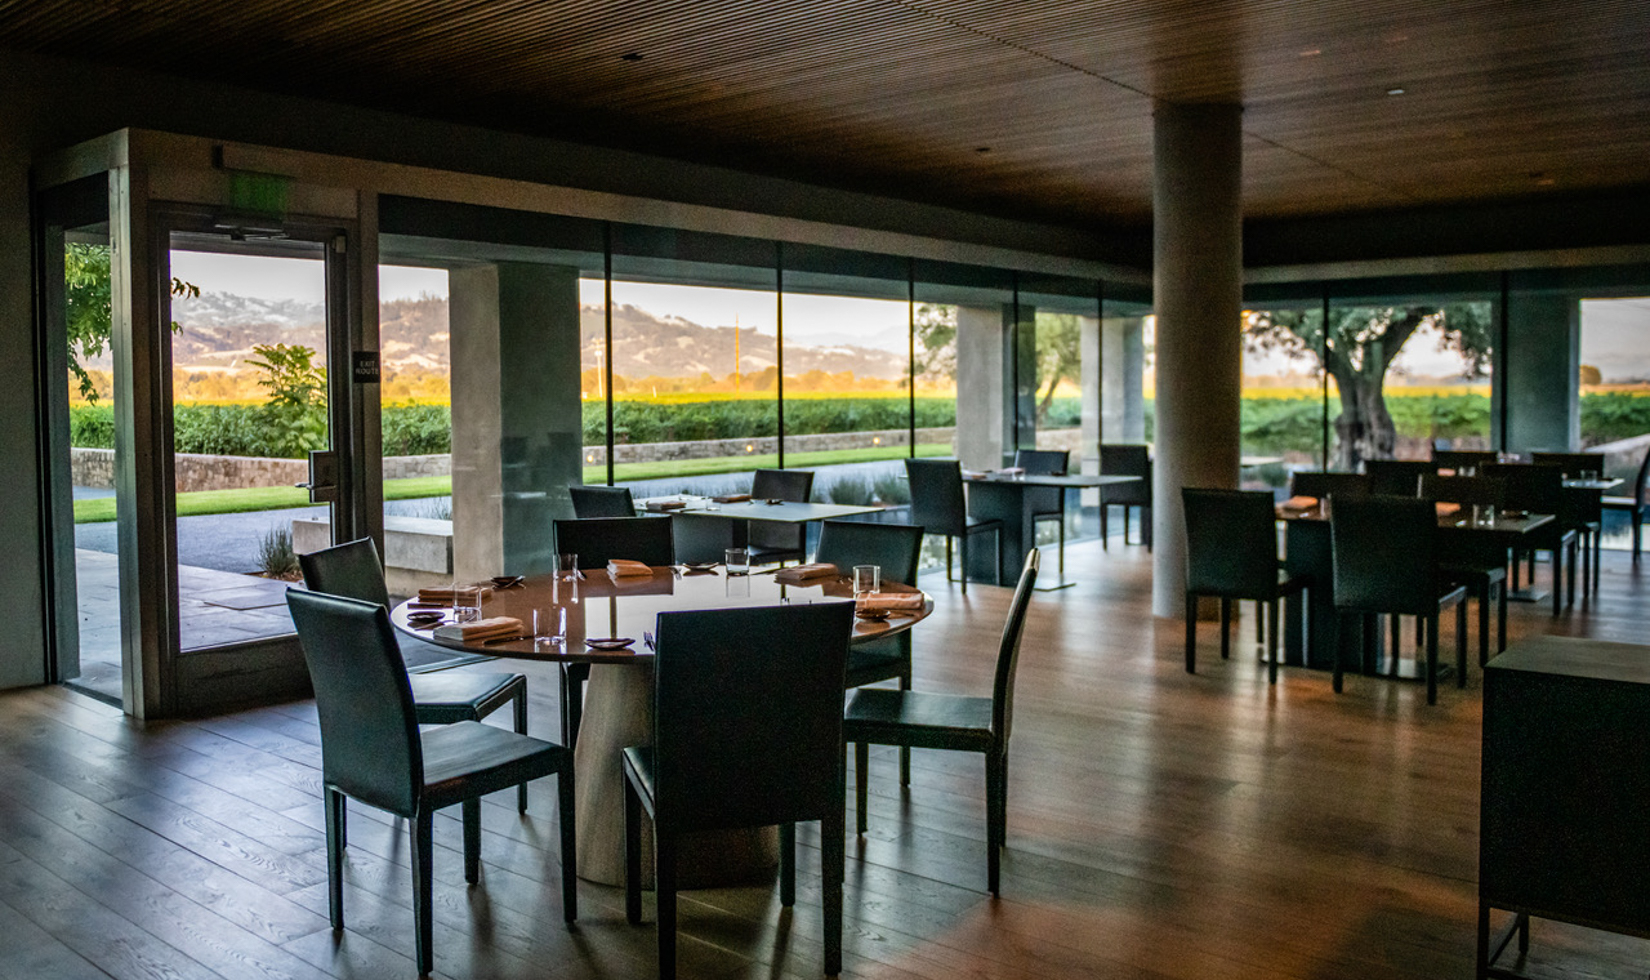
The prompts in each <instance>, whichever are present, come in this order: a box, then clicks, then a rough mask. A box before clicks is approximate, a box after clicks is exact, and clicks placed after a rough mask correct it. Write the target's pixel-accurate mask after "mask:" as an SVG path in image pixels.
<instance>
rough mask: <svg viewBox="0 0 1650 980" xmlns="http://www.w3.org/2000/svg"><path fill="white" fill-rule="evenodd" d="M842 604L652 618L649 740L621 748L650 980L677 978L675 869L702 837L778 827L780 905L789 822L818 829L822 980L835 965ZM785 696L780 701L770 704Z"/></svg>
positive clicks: (632, 878)
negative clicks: (646, 905) (646, 894)
mask: <svg viewBox="0 0 1650 980" xmlns="http://www.w3.org/2000/svg"><path fill="white" fill-rule="evenodd" d="M852 629H853V605H852V604H851V603H847V602H820V603H811V604H806V605H804V604H800V603H798V604H795V605H788V606H765V607H757V608H737V609H712V610H699V611H693V612H675V613H661V614H660V616H659V619H658V628H657V634H658V639H657V643H656V646H655V654H656V656H655V660H654V714H653V733H652V734H653V744H652V745H651V746H645V747H644V746H632V747H629V748H626V749H625V750H624V752H623V756H622V764H623V771H624V775H625V914H626V917H627V918H628V919H629V920H630V921H631V922H639V921H641V915H642V889H641V872H640V869H641V814H642V811H644V810H645V811H646V812H647V814H648V815H649V816H651V817H652V818H653V827H654V835H653V840H654V847H655V848H656V860H655V861H654V876H655V879H656V886H657V888H656V891H657V895H658V918H659V975H660V976H661V977H672V976H675V972H676V880H677V877H676V874H677V869H676V860H677V854H678V851H679V847H680V844H681V842H682V838H683V836H684V835H686V834H691V833H695V832H698V831H705V830H727V829H733V828H739V827H767V826H772V825H775V824H777V825H779V827H780V851H779V860H780V889H779V891H780V894H779V899H780V902H781V904H783V905H786V906H790V905H792V904H794V903H795V901H796V824H797V822H798V821H808V820H818V821H820V836H819V839H820V864H821V867H820V871H821V876H822V878H823V887H822V892H823V899H824V901H823V905H824V913H825V914H824V920H825V921H824V946H825V956H824V960H825V972H826V973H827V974H836V973H838V972H840V971H841V969H842V879H843V856H844V848H843V836H844V834H843V830H844V828H843V805H844V800H843V787H842V782H843V772H842V678H843V669H844V666H845V663H846V657H847V652H848V638H849V635H850V633H851V631H852ZM776 694H782V695H783V696H775V695H776Z"/></svg>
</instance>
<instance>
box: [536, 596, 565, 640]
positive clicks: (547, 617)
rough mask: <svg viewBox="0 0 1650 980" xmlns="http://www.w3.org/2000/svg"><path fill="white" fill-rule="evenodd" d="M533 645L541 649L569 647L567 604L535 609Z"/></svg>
mask: <svg viewBox="0 0 1650 980" xmlns="http://www.w3.org/2000/svg"><path fill="white" fill-rule="evenodd" d="M533 646H535V647H538V648H539V649H541V650H544V649H551V650H565V649H566V648H567V607H566V606H549V607H546V608H540V609H534V610H533Z"/></svg>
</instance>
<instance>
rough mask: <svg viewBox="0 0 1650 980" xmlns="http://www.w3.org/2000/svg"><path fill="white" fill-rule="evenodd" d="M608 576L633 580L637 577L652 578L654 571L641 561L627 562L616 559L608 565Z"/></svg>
mask: <svg viewBox="0 0 1650 980" xmlns="http://www.w3.org/2000/svg"><path fill="white" fill-rule="evenodd" d="M607 574H609V575H611V576H613V577H614V578H632V577H634V576H637V575H648V576H651V575H652V574H653V569H652V568H650V567H648V566H647V565H644V564H642V563H641V562H639V561H626V560H625V559H623V558H615V559H613V560H612V561H610V562H608V563H607Z"/></svg>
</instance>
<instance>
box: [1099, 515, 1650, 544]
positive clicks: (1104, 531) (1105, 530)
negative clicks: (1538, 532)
mask: <svg viewBox="0 0 1650 980" xmlns="http://www.w3.org/2000/svg"><path fill="white" fill-rule="evenodd" d="M1110 512H1111V505H1110V504H1108V503H1106V502H1105V501H1101V503H1100V550H1101V551H1110V550H1111V544H1110V542H1109V541H1108V540H1107V539H1108V538H1110V537H1111V528H1110V526H1109V525H1110V522H1109V520H1108V518H1107V515H1108V514H1109V513H1110ZM1634 540H1635V541H1636V540H1638V539H1637V538H1636V537H1635V538H1634ZM1633 554H1634V556H1635V557H1636V556H1637V555H1638V552H1637V551H1635V552H1633Z"/></svg>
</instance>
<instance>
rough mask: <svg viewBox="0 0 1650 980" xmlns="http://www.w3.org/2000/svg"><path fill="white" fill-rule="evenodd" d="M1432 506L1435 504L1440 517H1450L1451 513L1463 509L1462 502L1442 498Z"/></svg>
mask: <svg viewBox="0 0 1650 980" xmlns="http://www.w3.org/2000/svg"><path fill="white" fill-rule="evenodd" d="M1432 506H1434V507H1436V508H1437V509H1438V516H1439V517H1448V516H1449V515H1451V514H1455V513H1459V512H1460V510H1461V505H1460V504H1450V503H1445V502H1444V501H1442V500H1440V501H1437V502H1436V503H1434V504H1433V505H1432Z"/></svg>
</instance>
